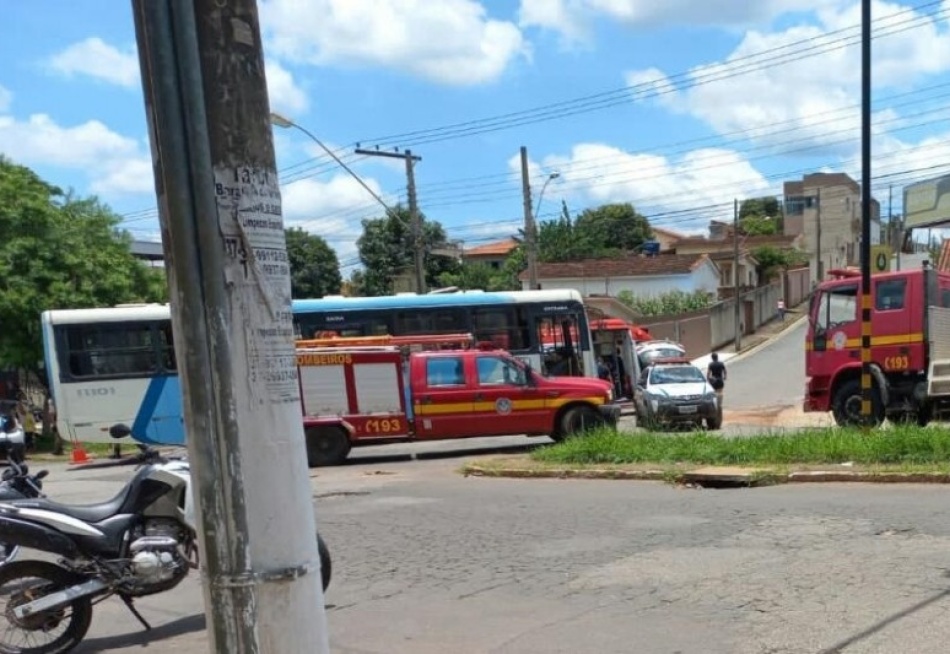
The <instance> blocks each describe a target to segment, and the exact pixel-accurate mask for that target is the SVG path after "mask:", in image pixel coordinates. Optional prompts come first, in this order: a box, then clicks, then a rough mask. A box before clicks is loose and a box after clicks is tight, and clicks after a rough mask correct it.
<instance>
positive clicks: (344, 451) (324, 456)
mask: <svg viewBox="0 0 950 654" xmlns="http://www.w3.org/2000/svg"><path fill="white" fill-rule="evenodd" d="M349 453H350V439H349V438H347V436H346V432H345V431H343V429H341V428H340V427H333V426H324V427H311V428H310V429H308V430H307V463H308V464H309V465H310V467H311V468H316V467H318V466H335V465H339V464H341V463H343V462H344V461H345V460H346V457H347V456H348V455H349Z"/></svg>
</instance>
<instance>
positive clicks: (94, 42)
mask: <svg viewBox="0 0 950 654" xmlns="http://www.w3.org/2000/svg"><path fill="white" fill-rule="evenodd" d="M49 65H50V67H51V68H52V69H53V70H55V71H57V72H59V73H62V74H63V75H67V76H73V75H87V76H89V77H93V78H96V79H99V80H102V81H104V82H109V83H110V84H117V85H119V86H124V87H126V88H132V87H135V86H137V85H138V83H139V60H138V55H137V54H136V51H135V48H134V47H132V48H128V49H126V50H119V49H118V48H115V47H113V46H111V45H109V44H108V43H106V42H105V41H103V40H102V39H100V38H99V37H95V36H93V37H90V38H88V39H85V40H84V41H79V42H78V43H74V44H72V45H70V46H69V47H67V48H66V49H65V50H63V51H62V52H59V53H58V54H55V55H53V56H52V57H50V59H49Z"/></svg>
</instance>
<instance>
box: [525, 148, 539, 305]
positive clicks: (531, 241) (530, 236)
mask: <svg viewBox="0 0 950 654" xmlns="http://www.w3.org/2000/svg"><path fill="white" fill-rule="evenodd" d="M521 192H522V196H523V200H524V240H525V258H526V260H527V263H528V290H529V291H533V290H535V289H537V288H538V234H537V228H536V227H535V224H534V213H533V212H532V210H531V179H530V178H529V176H528V148H526V147H525V146H523V145H522V146H521Z"/></svg>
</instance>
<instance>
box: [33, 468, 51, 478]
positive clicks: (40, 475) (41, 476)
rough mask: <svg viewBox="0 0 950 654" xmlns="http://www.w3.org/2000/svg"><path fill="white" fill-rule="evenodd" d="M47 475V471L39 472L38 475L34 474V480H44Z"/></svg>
mask: <svg viewBox="0 0 950 654" xmlns="http://www.w3.org/2000/svg"><path fill="white" fill-rule="evenodd" d="M48 474H49V470H40V471H39V472H38V473H36V478H37V479H43V478H45V477H46V476H47V475H48Z"/></svg>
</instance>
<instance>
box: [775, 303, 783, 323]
mask: <svg viewBox="0 0 950 654" xmlns="http://www.w3.org/2000/svg"><path fill="white" fill-rule="evenodd" d="M776 313H777V315H778V319H779V320H781V321H782V322H785V300H783V299H782V298H779V299H778V303H777V305H776Z"/></svg>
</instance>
